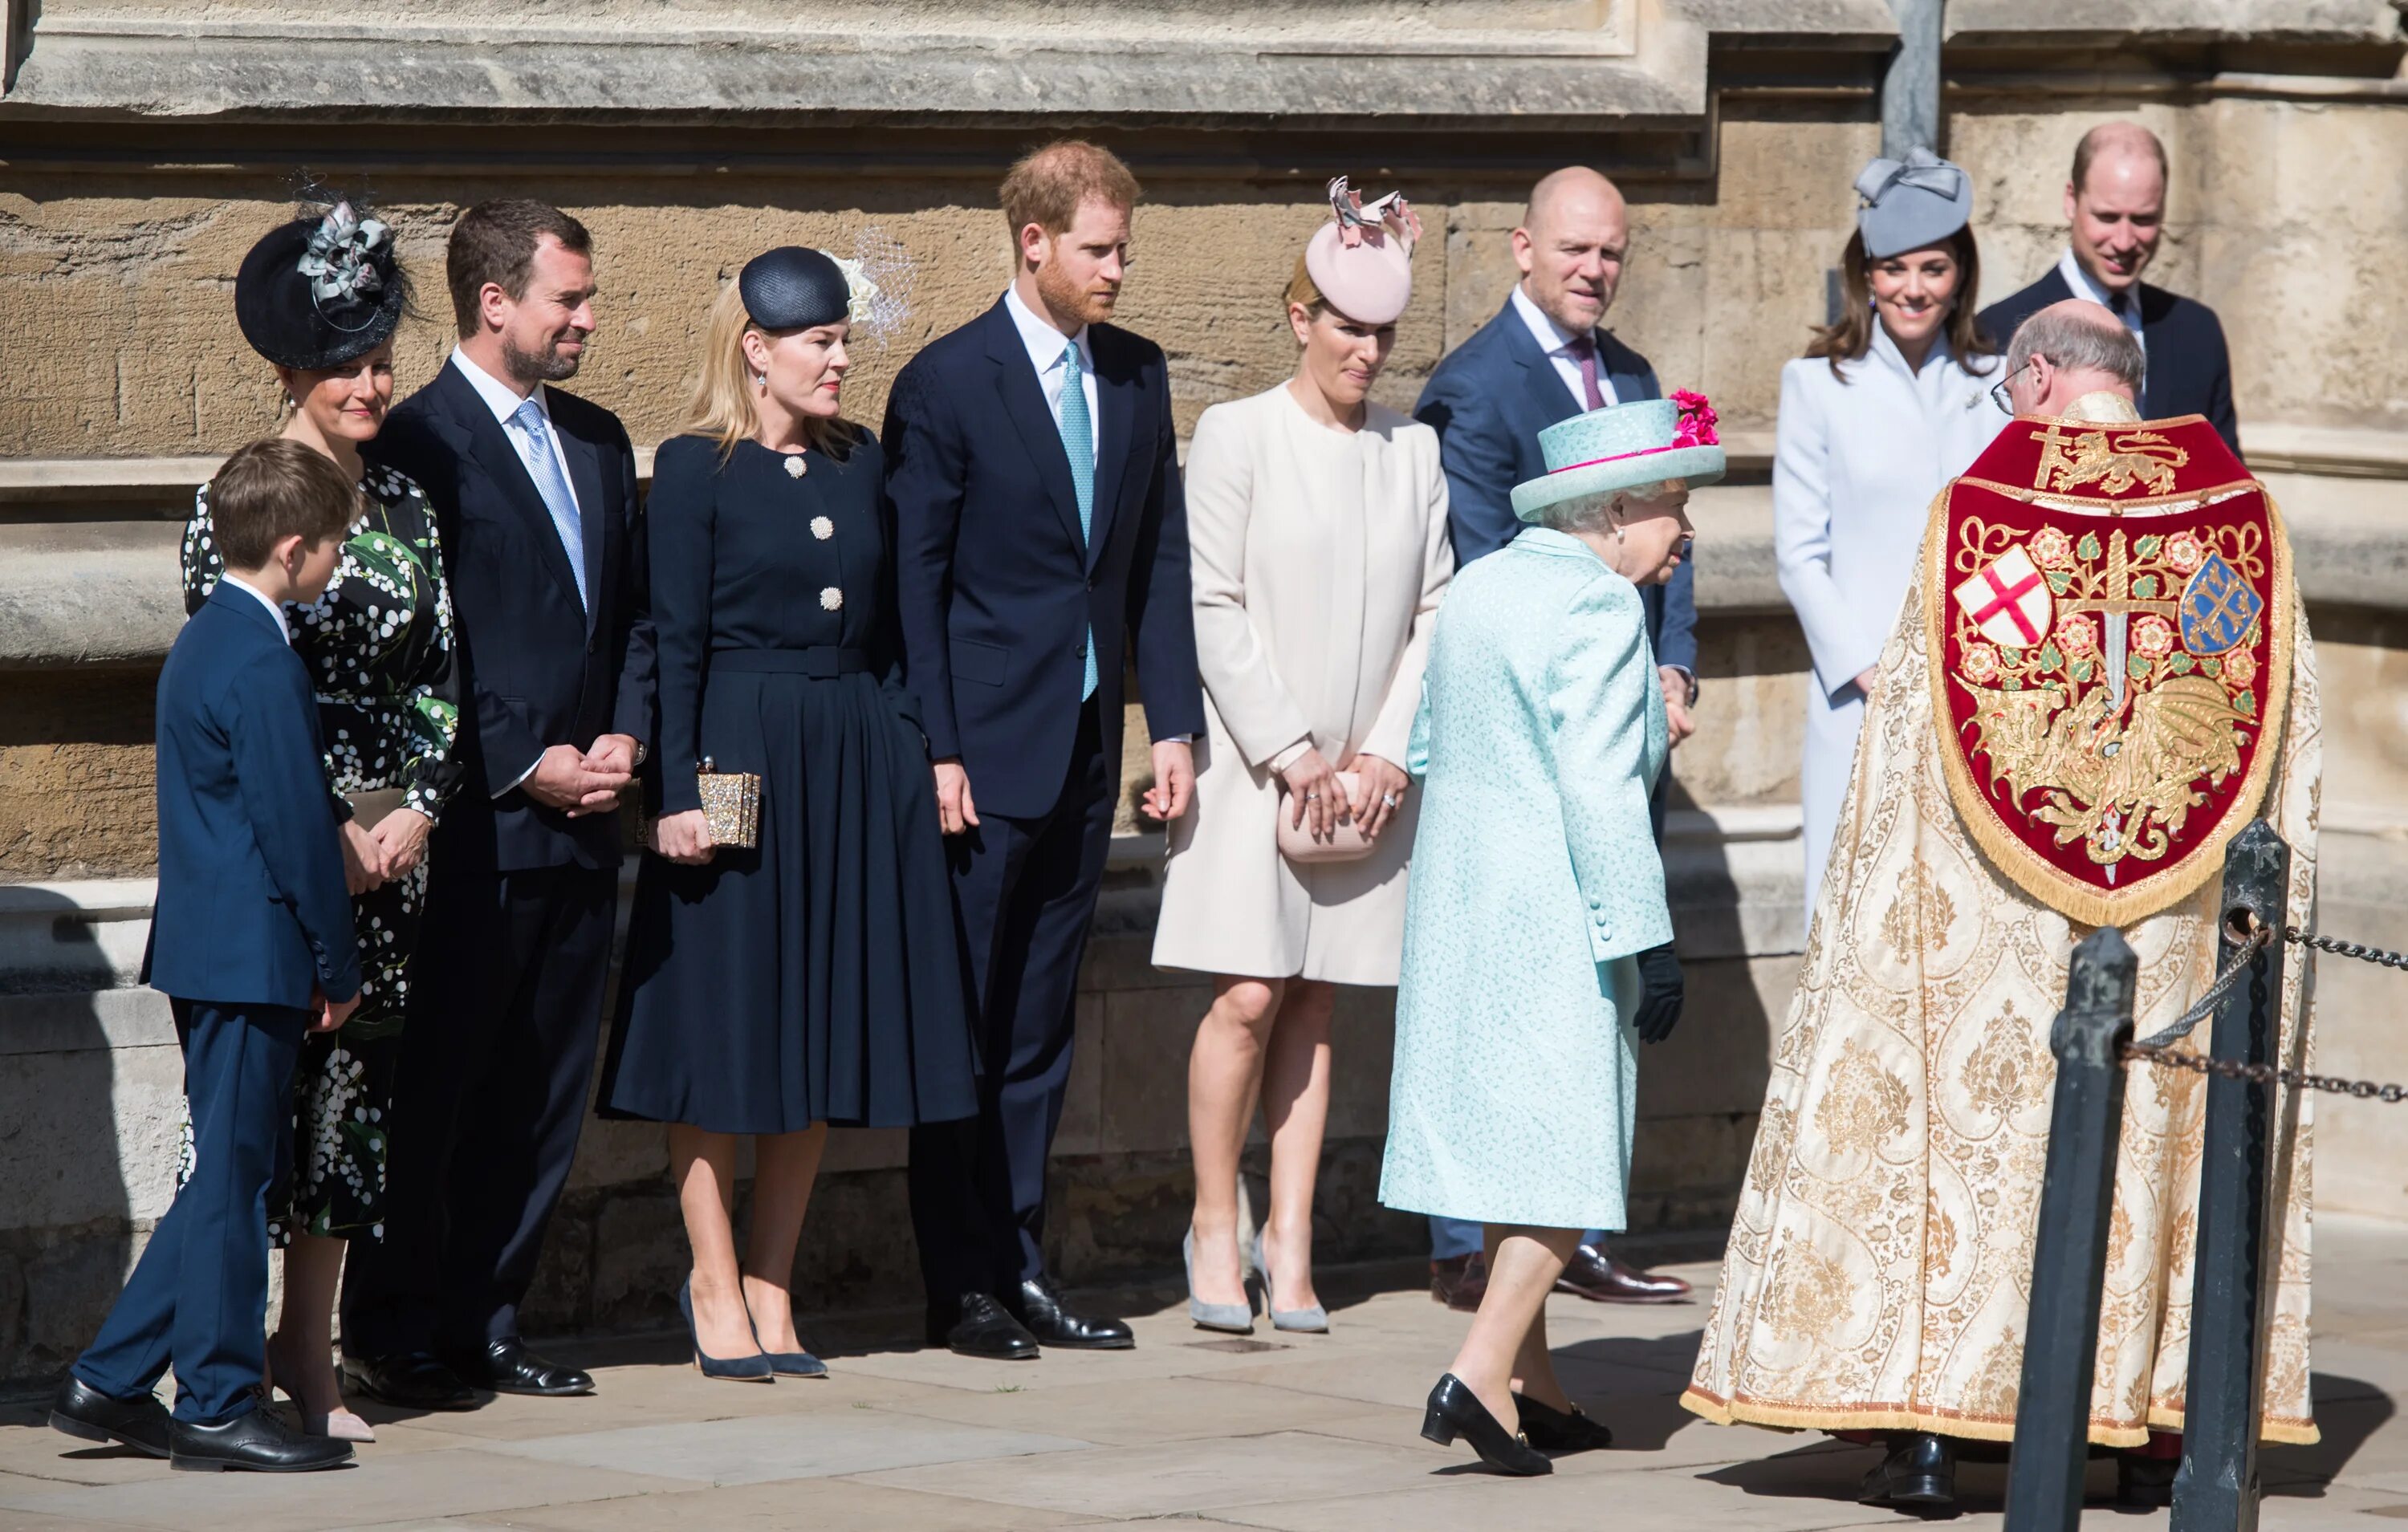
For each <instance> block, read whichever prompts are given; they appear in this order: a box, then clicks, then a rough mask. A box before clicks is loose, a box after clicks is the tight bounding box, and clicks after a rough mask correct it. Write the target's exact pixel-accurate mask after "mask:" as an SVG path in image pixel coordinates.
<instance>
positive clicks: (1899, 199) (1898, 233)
mask: <svg viewBox="0 0 2408 1532" xmlns="http://www.w3.org/2000/svg"><path fill="white" fill-rule="evenodd" d="M1856 195H1858V196H1860V197H1862V198H1864V206H1863V207H1861V208H1857V209H1856V231H1857V232H1858V233H1859V234H1861V235H1863V236H1864V237H1865V253H1866V254H1867V255H1869V256H1871V258H1872V259H1874V260H1876V261H1882V260H1886V259H1888V258H1889V257H1890V256H1893V255H1897V254H1899V253H1901V252H1903V251H1911V250H1921V249H1923V248H1924V247H1925V246H1927V245H1937V244H1939V243H1940V242H1941V241H1942V240H1943V239H1945V238H1947V237H1948V236H1950V235H1952V234H1955V233H1956V232H1957V230H1959V229H1961V228H1963V227H1964V226H1965V225H1966V224H1968V223H1970V222H1972V221H1973V178H1972V177H1971V176H1969V175H1967V174H1965V172H1964V169H1963V168H1962V167H1961V166H1958V165H1951V164H1949V163H1948V162H1947V161H1946V160H1943V159H1942V158H1941V157H1940V156H1939V155H1937V154H1934V153H1932V152H1931V150H1928V149H1924V148H1922V147H1920V146H1917V147H1916V148H1914V149H1910V150H1907V151H1906V158H1905V159H1903V160H1875V161H1874V162H1873V163H1872V164H1871V165H1867V166H1865V170H1864V174H1863V175H1861V176H1858V177H1857V178H1856Z"/></svg>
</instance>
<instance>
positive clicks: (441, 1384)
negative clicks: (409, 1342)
mask: <svg viewBox="0 0 2408 1532" xmlns="http://www.w3.org/2000/svg"><path fill="white" fill-rule="evenodd" d="M343 1382H346V1383H348V1384H350V1385H351V1387H352V1388H353V1389H355V1390H357V1391H358V1392H360V1393H362V1394H365V1395H366V1396H368V1397H369V1398H371V1399H377V1400H380V1401H382V1402H383V1403H385V1404H391V1405H398V1406H400V1407H401V1408H402V1409H404V1410H474V1409H476V1408H477V1391H476V1390H475V1389H473V1388H470V1387H469V1386H468V1385H467V1384H466V1383H464V1382H461V1381H460V1375H459V1374H458V1373H456V1372H454V1371H452V1369H451V1368H450V1367H445V1366H444V1365H443V1364H442V1363H440V1362H438V1361H437V1360H436V1359H435V1356H434V1354H433V1353H429V1352H392V1353H387V1354H385V1355H383V1356H346V1357H344V1358H343Z"/></svg>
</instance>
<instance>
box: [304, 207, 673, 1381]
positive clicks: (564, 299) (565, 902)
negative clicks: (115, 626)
mask: <svg viewBox="0 0 2408 1532" xmlns="http://www.w3.org/2000/svg"><path fill="white" fill-rule="evenodd" d="M592 251H593V242H592V240H591V238H590V237H589V236H587V234H586V232H585V227H584V225H583V224H581V223H580V222H577V220H575V219H573V218H571V217H569V216H568V215H567V214H566V213H564V212H562V211H560V210H559V209H558V208H551V207H547V206H545V205H544V204H542V203H538V202H520V201H502V202H486V203H480V204H478V205H477V206H476V207H474V208H469V209H468V210H467V212H466V213H465V214H463V215H462V216H461V219H460V222H459V223H458V224H457V225H456V226H455V227H454V228H453V229H452V239H451V246H450V250H449V251H448V254H447V257H446V262H445V265H446V275H447V277H448V279H449V286H450V288H451V293H452V313H453V318H454V319H455V320H456V322H458V326H459V332H460V342H459V345H458V347H457V348H456V349H455V350H454V351H452V356H451V359H450V360H449V361H448V362H446V363H445V364H444V365H443V367H442V369H441V370H440V371H439V372H437V374H436V377H435V380H434V381H433V382H431V383H429V384H427V385H426V386H425V387H424V388H423V389H421V390H419V391H418V392H417V393H416V394H412V395H411V396H410V397H409V400H408V401H407V402H406V403H404V404H403V405H401V406H400V408H396V409H395V410H394V412H393V415H392V418H391V419H390V420H389V421H387V422H386V423H385V428H384V432H383V434H382V435H381V436H380V437H378V438H377V439H376V441H375V442H374V443H372V444H371V445H370V446H369V447H368V449H367V453H366V455H367V456H368V457H369V458H370V459H372V460H373V461H376V462H379V463H386V464H390V465H393V466H394V467H396V468H399V469H400V470H401V471H403V472H404V473H407V474H409V476H410V477H411V478H413V479H415V480H418V482H419V483H420V484H421V485H422V486H423V488H424V489H425V491H426V494H427V498H428V499H429V500H430V501H432V502H433V503H434V506H435V509H436V515H437V524H438V526H439V529H440V531H441V534H442V538H443V564H444V570H445V573H446V575H447V576H448V578H449V579H450V580H451V586H452V618H453V622H454V623H456V625H457V628H458V633H459V640H460V641H459V648H458V652H459V655H460V663H461V665H462V666H464V668H465V670H466V677H467V681H468V700H469V708H468V716H466V717H464V718H462V719H461V721H460V743H461V747H462V753H463V756H464V758H465V764H466V771H467V776H466V780H465V782H464V783H463V784H462V787H461V791H460V793H459V795H457V796H456V797H455V798H454V799H453V801H452V806H451V807H450V809H448V810H447V811H446V812H445V814H444V816H443V823H442V824H441V826H440V827H439V828H437V831H436V832H435V838H434V841H433V844H432V846H431V847H430V850H429V852H428V856H429V867H430V876H431V880H432V881H431V883H430V885H429V888H428V891H427V911H426V926H425V930H424V934H423V936H422V938H421V939H420V942H419V948H418V955H417V958H416V959H415V961H414V962H413V964H412V966H411V969H410V996H409V1020H408V1032H407V1034H406V1036H405V1038H404V1041H403V1052H402V1061H401V1069H400V1077H399V1079H398V1081H396V1084H395V1088H394V1124H393V1138H392V1142H393V1148H392V1159H391V1164H390V1167H389V1171H388V1173H389V1174H390V1175H391V1177H392V1185H391V1188H390V1191H389V1194H388V1204H387V1212H386V1217H385V1226H384V1238H382V1239H381V1240H380V1241H379V1242H377V1243H373V1244H371V1243H366V1242H362V1243H359V1244H355V1245H354V1246H353V1247H352V1250H351V1264H350V1267H349V1268H348V1269H347V1270H346V1271H345V1273H344V1291H343V1352H344V1357H343V1370H344V1373H345V1375H346V1376H347V1377H348V1378H350V1380H351V1382H352V1383H353V1384H354V1386H356V1387H358V1388H360V1389H361V1390H362V1391H363V1392H365V1393H366V1394H368V1395H369V1396H372V1397H375V1398H379V1399H383V1400H385V1401H387V1402H388V1403H393V1404H399V1405H405V1406H411V1407H415V1408H420V1409H458V1408H463V1407H465V1406H466V1405H468V1404H470V1403H472V1402H473V1397H474V1396H473V1395H472V1394H471V1393H470V1391H469V1388H470V1385H473V1386H475V1387H477V1388H485V1389H492V1390H495V1391H497V1392H503V1393H512V1394H541V1395H560V1394H589V1393H591V1392H593V1389H594V1381H593V1379H592V1378H590V1377H588V1376H587V1375H586V1374H585V1373H583V1372H581V1371H579V1370H577V1369H576V1368H573V1367H561V1366H558V1365H556V1364H554V1363H552V1362H549V1361H547V1360H545V1359H544V1358H543V1357H541V1356H538V1355H537V1354H536V1353H533V1352H531V1351H529V1350H528V1349H527V1348H526V1345H525V1343H524V1342H523V1340H522V1339H520V1337H519V1325H518V1310H519V1304H520V1303H521V1301H523V1299H524V1298H525V1296H526V1291H527V1285H528V1283H529V1281H531V1280H532V1279H533V1277H534V1274H535V1264H536V1257H537V1256H538V1253H540V1252H541V1250H542V1245H543V1234H544V1228H545V1225H546V1224H548V1223H550V1221H551V1218H552V1210H553V1209H554V1208H555V1207H557V1206H558V1205H559V1202H560V1194H561V1191H562V1189H563V1187H565V1186H566V1183H567V1180H568V1167H569V1162H570V1161H571V1160H572V1159H573V1158H575V1156H576V1153H577V1138H578V1128H579V1126H580V1124H581V1123H582V1121H583V1119H584V1115H585V1104H586V1093H587V1090H588V1088H589V1083H590V1081H591V1078H592V1075H593V1071H594V1052H595V1041H596V1038H597V1035H598V1033H599V1031H600V1028H601V1019H602V986H603V978H604V975H605V973H606V972H607V970H608V966H609V954H610V931H611V923H612V915H613V912H614V910H615V908H616V904H617V897H618V885H619V860H620V847H619V822H618V814H617V812H616V810H617V806H618V795H619V793H620V792H621V790H623V789H624V788H625V787H626V786H627V784H628V782H629V780H631V778H632V776H633V773H634V771H635V768H636V767H637V766H638V765H640V764H641V755H642V747H641V746H640V745H638V740H643V739H649V738H650V737H652V724H651V722H650V718H649V709H650V708H651V706H652V628H651V624H650V623H649V621H648V620H647V619H646V617H645V615H644V603H643V594H642V562H641V561H642V548H641V528H640V525H639V523H638V505H637V500H636V459H635V453H634V451H633V450H632V449H631V448H630V447H629V445H628V442H627V433H626V431H625V429H624V427H622V426H621V425H620V423H619V420H618V417H617V416H615V415H612V414H611V413H610V412H609V410H607V409H603V408H599V407H598V406H595V405H591V404H588V403H586V402H585V401H584V400H582V399H580V398H578V397H576V396H575V395H574V394H564V393H562V392H560V391H559V390H558V389H556V388H554V387H552V384H554V383H559V382H563V381H566V379H570V378H573V377H575V376H576V374H577V368H578V364H579V362H580V361H581V359H582V357H583V355H584V351H585V346H586V343H587V340H588V338H589V337H590V336H592V335H593V333H594V308H593V299H594V261H593V254H592Z"/></svg>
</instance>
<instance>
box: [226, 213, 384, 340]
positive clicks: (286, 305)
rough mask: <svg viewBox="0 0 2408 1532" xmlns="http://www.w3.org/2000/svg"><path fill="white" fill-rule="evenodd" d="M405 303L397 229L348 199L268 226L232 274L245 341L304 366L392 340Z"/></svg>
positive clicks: (238, 320)
mask: <svg viewBox="0 0 2408 1532" xmlns="http://www.w3.org/2000/svg"><path fill="white" fill-rule="evenodd" d="M408 309H409V278H408V277H407V276H406V275H405V274H404V273H403V271H402V269H401V263H400V261H399V260H398V259H397V258H396V257H395V255H394V248H393V231H392V230H391V229H390V228H388V227H386V226H385V224H384V223H383V222H381V221H380V220H378V219H375V218H371V217H368V216H366V213H365V212H364V211H363V209H361V208H359V207H358V206H356V205H355V204H353V203H351V202H349V201H340V202H337V203H336V204H335V205H334V206H333V207H332V208H328V209H327V210H326V211H325V212H324V213H323V214H322V215H320V216H318V217H314V218H311V217H303V218H296V219H294V220H293V221H292V222H289V223H283V224H279V225H278V226H277V227H276V228H273V229H270V230H269V231H268V232H267V234H266V235H265V236H264V237H262V238H261V239H260V241H259V243H257V244H255V245H253V246H251V253H250V254H248V255H246V256H244V257H243V258H242V267H241V269H240V270H239V271H237V272H236V274H235V279H234V317H235V322H236V324H238V325H240V326H241V327H242V337H243V339H245V340H247V341H249V342H251V350H252V351H257V352H258V353H259V354H260V355H262V356H264V357H265V358H266V359H267V360H268V361H270V362H273V363H274V364H276V365H278V366H279V367H292V368H294V369H295V370H297V371H302V372H313V371H317V370H319V369H322V368H325V367H339V366H341V365H343V364H345V363H347V362H353V361H357V360H358V359H359V358H361V357H363V356H366V354H367V353H368V352H370V351H374V350H376V349H377V348H378V347H379V346H381V345H383V344H384V343H385V342H386V341H388V340H390V339H392V338H393V333H394V330H395V329H396V328H398V327H399V326H400V324H401V317H402V315H403V314H404V313H405V312H407V311H408Z"/></svg>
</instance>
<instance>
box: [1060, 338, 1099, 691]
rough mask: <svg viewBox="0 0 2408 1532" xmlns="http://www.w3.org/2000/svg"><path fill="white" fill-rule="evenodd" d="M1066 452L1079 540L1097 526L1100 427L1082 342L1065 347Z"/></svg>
mask: <svg viewBox="0 0 2408 1532" xmlns="http://www.w3.org/2000/svg"><path fill="white" fill-rule="evenodd" d="M1062 451H1064V452H1066V453H1068V456H1069V459H1070V485H1071V487H1072V488H1073V489H1075V490H1077V491H1078V492H1079V539H1080V541H1081V543H1082V544H1083V543H1084V542H1085V541H1086V539H1087V537H1089V536H1090V535H1091V534H1093V533H1094V531H1095V529H1096V426H1095V422H1093V421H1090V420H1089V419H1088V418H1087V385H1086V380H1085V379H1082V378H1081V377H1080V376H1079V343H1078V342H1077V341H1075V340H1074V341H1072V342H1070V344H1069V345H1068V346H1066V347H1064V348H1063V349H1062ZM1082 684H1083V686H1084V690H1082V691H1081V692H1080V694H1079V700H1080V701H1082V702H1084V701H1086V700H1087V699H1088V698H1089V697H1091V696H1094V695H1095V694H1096V630H1095V629H1094V628H1093V627H1090V628H1088V629H1087V679H1086V680H1085V681H1084V682H1083V683H1082Z"/></svg>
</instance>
